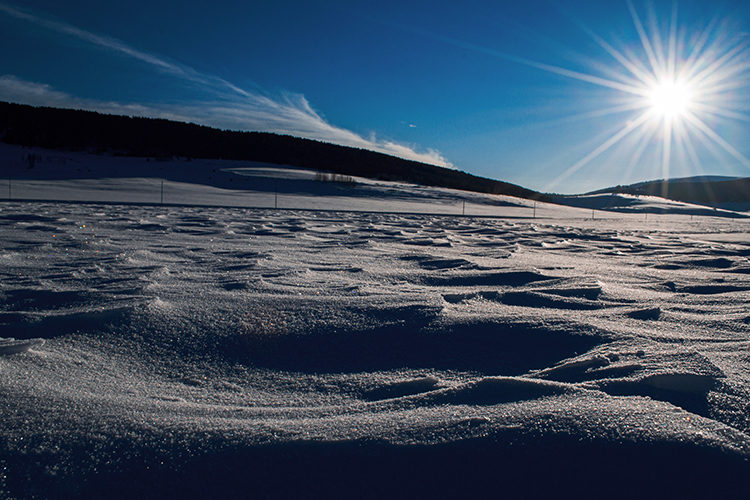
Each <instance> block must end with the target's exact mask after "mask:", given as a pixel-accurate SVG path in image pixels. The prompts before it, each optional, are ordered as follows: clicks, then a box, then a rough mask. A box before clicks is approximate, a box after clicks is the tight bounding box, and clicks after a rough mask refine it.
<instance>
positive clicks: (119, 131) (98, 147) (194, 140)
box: [0, 102, 546, 200]
mask: <svg viewBox="0 0 750 500" xmlns="http://www.w3.org/2000/svg"><path fill="white" fill-rule="evenodd" d="M0 140H2V141H3V142H5V143H8V144H15V145H20V146H26V147H39V148H46V149H56V150H68V151H88V152H91V153H98V154H111V155H122V156H135V157H155V158H170V157H182V158H196V159H224V160H243V161H260V162H268V163H274V164H278V165H292V166H295V167H303V168H311V169H317V170H322V171H327V172H332V173H335V174H339V175H343V176H359V177H367V178H371V179H380V180H387V181H401V182H412V183H416V184H421V185H424V186H435V187H446V188H453V189H460V190H464V191H474V192H479V193H490V194H502V195H509V196H515V197H519V198H527V199H538V200H543V199H545V198H546V197H545V196H544V195H541V194H539V193H537V192H535V191H532V190H529V189H526V188H523V187H521V186H517V185H514V184H510V183H507V182H502V181H497V180H492V179H486V178H482V177H478V176H475V175H472V174H468V173H466V172H460V171H457V170H452V169H448V168H444V167H438V166H434V165H428V164H425V163H420V162H416V161H411V160H405V159H402V158H397V157H394V156H389V155H386V154H383V153H377V152H374V151H369V150H365V149H357V148H352V147H345V146H338V145H334V144H329V143H325V142H319V141H314V140H310V139H302V138H298V137H292V136H288V135H278V134H273V133H266V132H236V131H228V130H219V129H215V128H211V127H206V126H202V125H196V124H193V123H183V122H176V121H170V120H164V119H154V118H140V117H127V116H116V115H105V114H101V113H96V112H92V111H82V110H72V109H59V108H49V107H33V106H28V105H21V104H12V103H7V102H0Z"/></svg>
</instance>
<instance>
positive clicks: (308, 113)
mask: <svg viewBox="0 0 750 500" xmlns="http://www.w3.org/2000/svg"><path fill="white" fill-rule="evenodd" d="M0 12H3V13H5V14H7V15H9V16H11V17H14V18H16V19H19V20H22V21H26V22H29V23H32V24H34V25H36V26H39V27H42V28H45V29H47V30H50V31H53V32H55V33H58V34H60V35H64V36H69V37H73V38H76V39H78V40H81V41H84V42H86V43H89V44H91V45H92V46H94V47H96V48H98V49H101V50H105V51H110V52H113V53H115V54H117V55H119V56H121V57H126V58H130V59H134V60H137V61H139V62H141V63H144V64H146V65H148V66H150V67H151V68H152V69H154V70H155V71H157V72H158V73H161V74H164V75H168V76H171V77H173V78H175V79H177V80H179V81H180V82H181V83H182V84H186V83H187V84H190V85H191V86H193V87H194V88H195V89H196V90H200V91H202V92H204V93H206V94H207V95H209V96H211V98H210V99H209V100H201V101H191V102H182V103H177V104H153V103H120V102H114V101H100V100H94V99H86V98H80V97H76V96H73V95H71V94H68V93H65V92H61V91H59V90H56V89H54V88H52V87H51V86H49V85H46V84H44V83H39V82H31V81H28V80H25V79H22V78H19V77H17V76H14V75H4V76H0V99H3V100H7V101H13V102H19V103H25V104H31V105H35V106H54V107H65V108H77V109H89V110H93V111H99V112H102V113H112V114H126V115H130V116H149V117H153V118H167V119H172V120H180V121H188V122H194V123H200V124H203V125H208V126H212V127H218V128H223V129H232V130H257V131H267V132H275V133H280V134H289V135H294V136H299V137H306V138H309V139H316V140H320V141H325V142H331V143H335V144H340V145H344V146H351V147H356V148H362V149H369V150H373V151H378V152H381V153H386V154H389V155H394V156H398V157H401V158H406V159H409V160H416V161H420V162H424V163H430V164H433V165H439V166H444V167H453V165H452V164H451V163H450V162H449V161H448V160H447V159H445V158H444V157H443V156H442V155H441V154H440V153H439V152H438V151H435V150H432V149H428V150H420V149H419V148H417V147H416V146H413V145H405V144H399V143H397V142H394V141H388V140H382V139H378V138H377V137H375V136H374V135H373V136H371V137H369V138H366V137H363V136H361V135H359V134H357V133H355V132H352V131H350V130H346V129H344V128H341V127H336V126H335V125H332V124H330V123H328V122H327V121H326V120H325V119H324V118H323V117H322V116H320V114H319V113H318V112H317V111H315V110H314V109H313V107H312V106H311V105H310V103H309V102H308V101H307V99H305V97H304V96H303V95H301V94H297V93H283V94H281V95H278V96H272V95H270V94H268V93H265V92H263V91H261V90H259V89H253V90H246V89H243V88H240V87H238V86H236V85H234V84H233V83H231V82H229V81H227V80H225V79H223V78H219V77H217V76H215V75H210V74H206V73H202V72H200V71H197V70H195V69H194V68H191V67H189V66H186V65H183V64H180V63H178V62H176V61H172V60H170V59H169V58H166V57H163V56H160V55H157V54H152V53H148V52H144V51H141V50H138V49H136V48H134V47H131V46H130V45H128V44H126V43H125V42H123V41H121V40H117V39H115V38H112V37H108V36H103V35H98V34H95V33H91V32H89V31H86V30H83V29H80V28H77V27H75V26H72V25H70V24H68V23H65V22H63V21H59V20H55V19H51V18H48V17H42V16H41V15H40V14H38V13H32V12H29V11H27V10H23V9H21V8H19V7H15V6H12V5H10V4H7V3H3V2H0Z"/></svg>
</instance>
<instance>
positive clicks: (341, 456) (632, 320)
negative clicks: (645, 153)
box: [0, 146, 750, 498]
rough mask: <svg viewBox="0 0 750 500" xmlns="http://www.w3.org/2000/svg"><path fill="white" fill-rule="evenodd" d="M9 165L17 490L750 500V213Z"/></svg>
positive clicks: (297, 176) (12, 474)
mask: <svg viewBox="0 0 750 500" xmlns="http://www.w3.org/2000/svg"><path fill="white" fill-rule="evenodd" d="M3 148H4V149H2V150H0V152H4V154H6V157H5V158H6V163H5V164H0V165H2V166H3V168H6V167H7V169H8V170H7V172H8V174H9V176H10V182H11V184H10V189H11V193H10V195H11V200H9V201H7V200H6V201H2V202H0V274H1V275H2V281H0V297H1V298H2V301H1V302H0V337H1V338H0V353H2V354H3V355H2V356H0V394H2V404H0V419H2V422H3V427H2V432H1V433H0V497H2V498H105V497H106V498H144V497H145V498H186V497H189V498H210V497H213V498H236V497H241V498H266V497H272V498H334V497H342V498H370V497H375V498H483V497H491V498H505V497H507V498H522V497H531V498H541V497H545V498H546V497H549V496H550V495H555V496H556V497H571V496H574V497H575V496H577V497H584V495H587V496H593V495H596V496H603V497H608V498H636V497H657V496H665V495H666V496H668V497H678V496H681V497H683V498H685V497H687V498H698V497H701V498H702V497H705V496H706V495H711V496H712V497H715V498H745V495H746V494H747V480H748V479H747V478H748V477H750V475H748V473H749V472H750V464H749V463H748V459H750V312H749V311H748V309H747V301H748V297H750V262H749V261H748V256H750V237H748V229H749V228H750V223H748V222H745V221H743V220H731V219H730V218H713V217H702V216H694V215H693V216H691V215H689V214H686V213H682V214H661V215H655V214H651V213H649V214H648V216H646V215H645V214H644V213H640V214H638V213H627V214H612V213H605V212H600V211H596V212H595V213H592V210H591V209H577V208H565V207H557V206H553V205H544V204H541V203H539V204H537V207H536V214H534V205H533V202H529V201H524V200H515V199H512V198H503V197H492V196H485V195H478V194H472V193H462V192H456V191H450V190H443V189H428V188H421V187H415V186H408V185H391V184H388V183H382V182H374V181H365V180H362V179H357V181H358V184H357V186H356V187H346V186H344V185H340V184H335V183H322V182H320V181H316V180H314V179H315V173H314V172H310V171H302V170H299V169H292V168H281V167H276V166H271V165H260V164H248V163H247V162H244V163H231V162H211V163H212V165H211V166H210V167H213V168H210V170H208V172H210V174H209V173H208V172H207V168H208V167H209V166H207V165H206V164H207V163H209V162H200V161H193V162H186V161H182V162H179V164H178V166H179V167H180V168H177V169H175V168H173V167H175V164H177V162H168V163H161V162H158V163H157V162H155V161H154V160H153V159H151V161H149V162H146V161H145V160H137V159H125V158H105V157H96V156H88V155H73V154H67V153H52V152H35V154H39V155H40V156H42V157H43V160H42V161H39V162H35V165H34V168H33V169H30V170H29V169H27V168H26V166H28V165H26V166H24V165H23V164H22V163H21V161H20V160H21V157H22V155H28V154H29V153H30V152H31V151H30V150H23V151H22V150H20V149H19V150H18V151H14V150H13V149H12V148H10V147H7V146H3ZM8 151H10V153H9V152H8ZM54 155H57V156H58V157H65V158H67V160H65V161H63V160H60V159H58V160H55V159H54V158H53V156H54ZM1 156H2V155H0V157H1ZM47 156H49V159H46V157H47ZM55 162H57V163H55ZM71 164H72V165H73V166H74V167H75V172H78V174H76V173H75V172H73V171H68V172H63V171H61V170H60V169H59V168H55V167H54V165H58V166H65V167H68V166H70V165H71ZM79 168H80V169H81V170H80V171H79V170H78V169H79ZM161 168H163V169H164V170H159V169H161ZM89 169H90V170H91V172H88V170H89ZM173 170H176V172H174V171H173ZM214 170H215V171H214ZM201 176H202V177H201ZM207 177H211V179H208V178H207ZM7 179H8V177H7V176H6V180H7ZM229 179H231V181H230V180H229ZM245 179H247V180H245ZM162 180H163V181H164V204H163V205H162V204H161V181H162ZM0 182H1V180H0ZM230 183H233V185H236V184H238V183H240V184H242V189H241V190H237V189H232V187H233V186H231V185H230ZM245 186H247V187H245ZM5 187H6V188H7V187H8V186H7V184H6V186H5ZM2 188H3V186H2V185H0V190H1V189H2ZM34 200H36V201H34ZM55 200H58V201H55ZM71 201H75V203H71ZM464 202H465V205H464ZM275 206H278V209H276V208H274V207H275ZM464 213H465V215H462V214H464ZM534 215H536V219H534V218H533V217H534ZM592 215H594V217H593V218H592ZM11 339H14V340H11Z"/></svg>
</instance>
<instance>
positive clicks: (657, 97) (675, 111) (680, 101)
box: [648, 81, 692, 119]
mask: <svg viewBox="0 0 750 500" xmlns="http://www.w3.org/2000/svg"><path fill="white" fill-rule="evenodd" d="M691 94H692V92H690V89H689V88H688V86H687V85H686V84H685V83H683V82H679V81H677V82H671V81H664V82H661V83H660V84H658V85H656V86H655V87H654V88H653V89H652V90H651V92H650V94H649V96H648V99H649V103H650V104H651V108H652V110H653V111H654V113H656V114H657V115H658V116H663V117H665V118H668V119H671V118H673V117H675V116H679V115H684V114H685V112H687V111H688V110H689V109H690V107H691V105H692V102H691V99H692V95H691Z"/></svg>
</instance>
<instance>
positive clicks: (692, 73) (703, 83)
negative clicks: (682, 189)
mask: <svg viewBox="0 0 750 500" xmlns="http://www.w3.org/2000/svg"><path fill="white" fill-rule="evenodd" d="M648 3H649V2H647V4H648ZM626 4H627V7H628V9H629V11H630V14H631V17H632V21H633V26H634V28H635V32H636V33H637V37H636V38H634V39H632V40H631V39H627V38H626V39H619V40H618V39H615V40H613V43H610V42H608V41H607V40H605V39H604V38H602V37H601V36H599V35H597V34H596V33H595V32H594V31H593V30H592V29H590V28H588V27H587V26H586V25H585V24H583V23H582V22H580V21H576V24H578V26H579V27H580V28H581V29H582V30H583V31H584V32H585V33H586V34H587V35H589V37H591V38H592V39H593V41H594V42H595V43H596V44H598V45H599V46H600V47H601V48H602V49H603V50H604V51H605V52H606V53H607V54H608V56H610V57H611V58H612V59H613V61H611V60H609V58H607V59H606V60H605V59H603V60H602V61H601V62H599V63H597V64H596V71H594V72H591V73H588V72H585V71H580V70H578V71H577V70H573V69H568V68H564V67H560V66H554V65H550V64H544V63H539V62H535V61H531V60H527V59H522V58H513V60H514V61H516V62H519V63H521V64H525V65H528V66H532V67H535V68H538V69H541V70H543V71H548V72H551V73H556V74H558V75H562V76H565V77H568V78H573V79H577V80H580V81H583V82H586V83H587V84H593V85H597V86H600V87H604V88H608V89H610V90H612V91H614V94H613V99H612V101H608V102H607V103H606V104H605V106H602V107H601V109H600V110H599V111H598V112H597V113H596V114H590V113H581V114H580V115H574V118H578V116H580V117H587V116H596V117H603V116H610V115H611V116H612V117H615V115H618V114H621V113H623V114H625V113H627V116H625V117H624V119H623V120H622V121H621V122H620V123H619V124H615V125H614V126H613V128H612V129H611V132H608V134H610V135H605V136H604V140H603V141H602V142H600V143H599V145H598V146H596V147H594V148H593V150H592V151H591V152H589V153H588V154H586V155H585V156H584V157H583V158H581V159H580V160H578V161H577V162H576V163H574V164H573V165H571V166H570V167H569V168H568V169H566V170H565V171H564V172H563V173H562V174H560V175H559V176H557V177H556V178H555V179H553V180H551V181H550V182H549V183H548V184H547V185H546V186H545V188H544V189H545V190H547V191H549V190H551V189H554V188H555V186H556V185H558V184H559V183H560V182H562V181H563V180H565V179H567V178H568V177H569V176H571V175H573V174H574V173H576V172H577V171H578V170H580V169H581V168H583V167H584V166H586V165H588V164H589V163H591V162H593V161H594V160H595V159H596V158H599V157H600V156H602V155H603V154H604V153H605V152H607V151H610V150H613V149H614V148H618V149H617V152H622V153H624V154H626V155H628V156H629V158H624V159H625V160H627V163H624V162H623V165H624V166H623V169H622V170H623V172H622V178H623V183H625V182H626V180H627V179H628V178H629V176H630V175H631V173H632V172H633V171H634V170H635V168H637V166H638V165H640V164H649V163H650V164H653V165H654V166H655V167H658V163H657V162H658V159H657V158H658V157H659V156H661V165H660V167H661V168H660V169H661V172H660V174H661V178H663V179H668V178H670V175H671V174H672V166H673V163H674V164H675V165H679V168H680V170H681V171H683V172H684V171H688V170H693V171H694V172H703V171H705V170H706V167H707V165H704V163H703V161H704V160H703V158H706V157H708V159H709V162H711V164H713V165H716V164H718V162H721V163H724V164H726V165H731V166H732V167H733V168H734V166H739V165H743V166H745V167H746V168H748V169H750V159H749V158H747V157H746V156H745V155H744V154H743V153H742V152H741V151H740V150H738V149H737V147H735V146H733V145H732V144H731V143H730V142H729V141H728V140H727V139H725V138H724V137H723V136H722V132H723V133H726V132H727V131H728V130H729V129H730V128H735V130H736V127H737V126H739V125H741V124H743V123H750V113H748V112H747V110H750V105H749V104H748V101H747V99H748V97H750V94H749V93H748V89H750V36H747V35H746V34H741V35H738V36H730V35H728V34H727V33H728V30H729V29H730V27H731V26H733V24H731V23H729V21H728V20H722V19H721V18H720V17H719V16H718V15H717V16H715V17H714V19H713V20H712V21H710V22H708V23H707V24H706V23H704V22H703V21H701V24H700V25H697V24H696V25H692V26H688V25H686V24H680V23H679V22H678V8H677V2H674V3H673V6H672V13H671V15H667V16H666V17H665V18H663V19H662V18H660V17H659V16H658V15H657V11H656V9H655V8H654V7H653V6H651V7H648V9H647V17H646V21H647V22H646V23H645V24H644V22H643V20H642V19H641V16H640V15H639V14H638V12H637V10H636V8H635V5H634V3H633V0H626ZM730 31H731V30H730ZM742 33H744V31H743V32H742ZM638 41H639V42H640V44H638V43H637V42H638ZM617 45H619V46H620V47H619V48H618V47H616V46H617ZM639 45H640V46H639ZM608 60H609V62H607V61H608ZM615 96H616V97H615ZM613 120H616V118H613ZM613 123H614V122H613ZM628 148H630V151H632V155H630V154H629V153H627V152H625V149H628ZM659 153H661V154H659ZM646 155H648V156H646ZM709 155H710V156H709ZM654 160H656V161H654Z"/></svg>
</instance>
